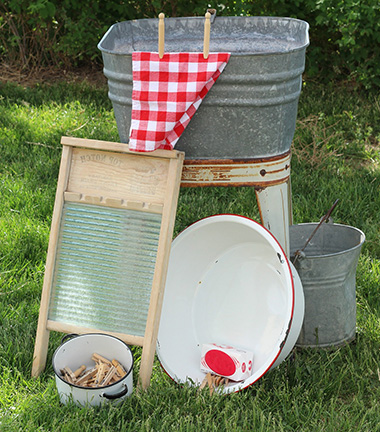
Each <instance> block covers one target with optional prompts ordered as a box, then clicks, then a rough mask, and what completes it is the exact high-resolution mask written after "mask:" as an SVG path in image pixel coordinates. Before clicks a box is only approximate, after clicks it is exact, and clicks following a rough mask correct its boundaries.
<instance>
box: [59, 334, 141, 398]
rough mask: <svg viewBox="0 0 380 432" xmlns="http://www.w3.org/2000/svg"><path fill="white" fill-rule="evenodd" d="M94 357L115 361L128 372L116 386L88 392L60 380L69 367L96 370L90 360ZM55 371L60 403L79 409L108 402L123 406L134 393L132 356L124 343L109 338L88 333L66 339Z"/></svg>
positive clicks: (104, 335)
mask: <svg viewBox="0 0 380 432" xmlns="http://www.w3.org/2000/svg"><path fill="white" fill-rule="evenodd" d="M94 353H97V354H100V355H101V356H103V357H105V358H107V359H110V360H113V359H116V360H118V362H119V363H120V364H121V365H122V366H123V368H124V370H125V371H126V372H127V373H126V375H125V376H124V377H123V378H122V379H120V380H119V381H116V382H115V383H113V384H109V385H107V386H104V387H99V388H86V387H81V386H77V385H75V384H69V383H67V382H66V381H65V380H63V378H62V377H61V369H63V368H64V367H66V366H69V367H70V369H71V370H73V371H74V370H76V369H78V368H79V367H80V366H81V365H85V366H86V368H92V367H94V366H95V362H94V361H93V360H92V359H91V357H92V355H93V354H94ZM52 361H53V369H54V373H55V382H56V386H57V390H58V394H59V398H60V401H61V402H62V403H63V404H67V403H68V402H69V401H72V402H74V403H75V404H77V405H92V406H98V405H102V404H103V403H107V402H113V403H117V402H121V401H122V400H124V399H125V398H126V397H128V396H130V395H131V394H132V392H133V354H132V351H131V349H130V348H129V346H128V345H127V344H125V343H124V342H123V341H122V340H120V339H118V338H116V337H114V336H111V335H107V334H101V333H89V334H82V335H66V336H65V337H64V338H63V339H62V343H61V345H60V346H59V347H58V348H57V349H56V351H55V353H54V355H53V360H52Z"/></svg>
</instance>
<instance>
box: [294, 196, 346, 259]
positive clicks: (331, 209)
mask: <svg viewBox="0 0 380 432" xmlns="http://www.w3.org/2000/svg"><path fill="white" fill-rule="evenodd" d="M338 201H339V199H337V200H336V201H335V202H334V204H333V205H332V206H331V208H330V209H329V211H328V212H327V213H326V214H325V215H324V216H323V217H322V218H321V220H320V221H319V224H318V225H317V226H316V228H315V229H314V231H313V232H312V233H311V235H310V237H309V238H308V239H307V240H306V243H305V244H304V246H303V247H302V248H301V249H298V250H297V251H296V252H295V254H294V260H293V264H295V263H296V262H297V260H298V258H299V257H300V256H301V252H303V251H304V250H305V249H306V246H307V245H308V244H309V243H310V241H311V239H312V238H313V237H314V235H315V233H316V232H317V231H318V229H319V227H320V226H321V225H322V224H323V222H325V221H326V222H327V221H328V220H329V218H330V216H331V213H332V212H333V210H334V209H335V207H336V206H337V204H338Z"/></svg>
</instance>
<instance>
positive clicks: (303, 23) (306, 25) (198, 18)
mask: <svg viewBox="0 0 380 432" xmlns="http://www.w3.org/2000/svg"><path fill="white" fill-rule="evenodd" d="M216 19H217V20H218V21H221V20H224V21H226V20H227V19H228V20H233V21H237V20H239V19H240V20H241V19H245V20H247V21H257V20H259V19H266V20H269V21H280V20H281V21H288V22H294V23H297V24H298V25H299V26H304V29H303V32H304V34H305V36H304V39H305V40H304V42H303V43H301V44H300V45H299V46H297V47H296V48H291V49H288V50H286V51H273V52H254V51H245V52H241V53H236V52H231V57H235V56H236V57H247V56H269V55H271V56H274V55H286V54H289V53H293V52H297V51H302V50H305V49H306V48H307V47H308V46H309V45H310V37H309V29H310V25H309V23H308V22H307V21H304V20H301V19H299V18H291V17H280V16H217V17H216ZM179 20H186V21H201V22H202V23H203V22H204V17H202V16H190V17H167V18H166V17H165V21H169V22H170V21H172V22H174V21H179ZM137 21H138V22H153V21H157V22H158V18H141V19H135V20H125V21H120V22H116V23H114V24H112V25H111V26H110V27H109V29H108V30H107V31H106V33H105V34H104V35H103V37H102V38H101V40H100V41H99V43H98V45H97V48H98V49H99V50H100V51H101V52H102V53H107V54H111V55H115V56H127V55H132V52H134V51H131V52H124V53H122V52H114V51H112V50H110V49H107V48H104V47H103V43H104V42H105V40H106V38H107V37H108V35H109V34H110V33H111V32H112V30H113V29H115V28H117V27H120V26H122V25H126V23H134V22H137Z"/></svg>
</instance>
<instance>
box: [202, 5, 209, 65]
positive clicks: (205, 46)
mask: <svg viewBox="0 0 380 432" xmlns="http://www.w3.org/2000/svg"><path fill="white" fill-rule="evenodd" d="M210 19H211V14H210V12H206V14H205V29H204V37H203V58H205V59H207V58H208V54H209V51H210V26H211V22H210Z"/></svg>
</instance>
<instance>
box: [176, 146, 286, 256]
mask: <svg viewBox="0 0 380 432" xmlns="http://www.w3.org/2000/svg"><path fill="white" fill-rule="evenodd" d="M181 185H182V186H187V187H189V186H190V187H191V186H253V187H254V188H255V191H256V198H257V202H258V205H259V209H260V215H261V223H262V224H263V225H264V226H265V227H266V228H267V229H269V231H271V233H272V234H273V235H274V236H275V237H276V238H277V240H278V242H279V243H280V245H281V246H282V248H283V249H284V252H285V253H286V255H287V256H289V224H291V223H292V220H293V218H292V204H291V187H290V152H287V153H285V154H283V155H279V156H277V157H272V158H270V157H269V158H264V159H251V160H243V161H234V160H207V159H206V160H185V163H184V166H183V171H182V183H181Z"/></svg>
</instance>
